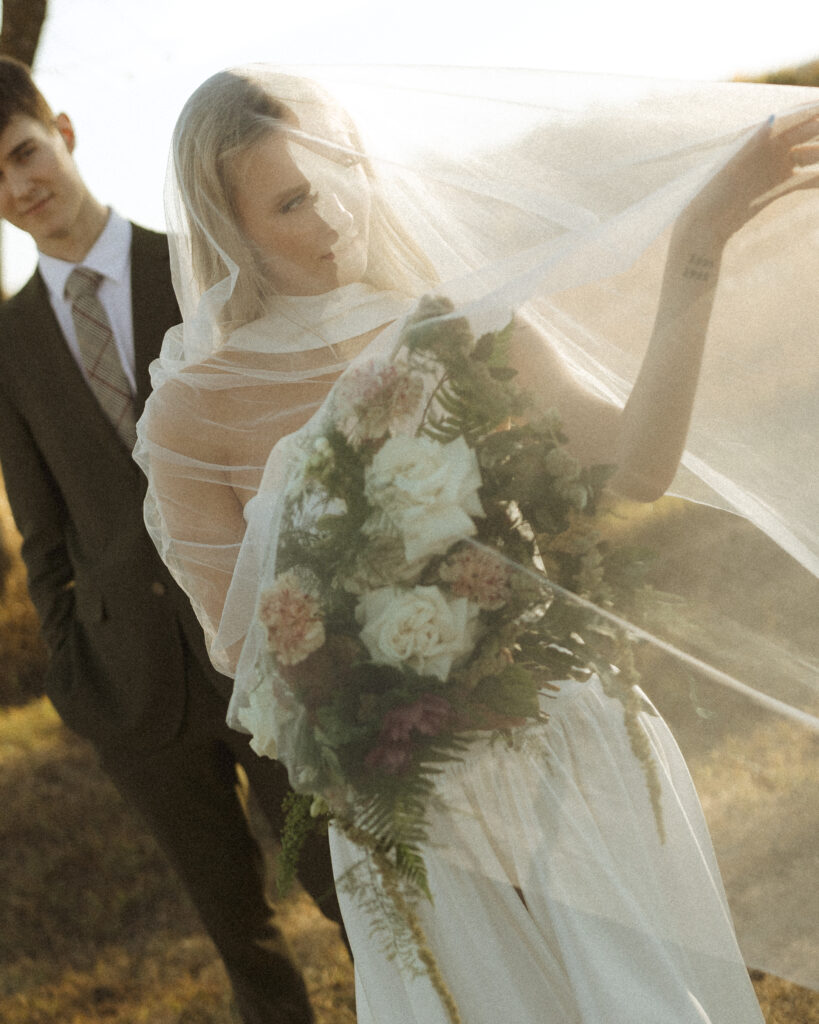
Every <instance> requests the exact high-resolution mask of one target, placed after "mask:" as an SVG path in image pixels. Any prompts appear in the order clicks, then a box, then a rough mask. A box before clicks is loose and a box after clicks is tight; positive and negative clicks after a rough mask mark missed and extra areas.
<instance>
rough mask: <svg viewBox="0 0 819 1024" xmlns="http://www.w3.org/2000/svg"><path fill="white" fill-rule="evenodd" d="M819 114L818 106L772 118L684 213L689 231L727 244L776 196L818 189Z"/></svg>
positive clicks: (683, 218)
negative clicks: (818, 111)
mask: <svg viewBox="0 0 819 1024" xmlns="http://www.w3.org/2000/svg"><path fill="white" fill-rule="evenodd" d="M818 161H819V113H817V108H816V107H815V106H813V107H811V108H810V109H809V110H799V111H796V112H795V113H793V114H788V115H786V116H785V117H781V118H776V119H774V118H771V119H770V120H769V121H767V122H766V123H765V124H764V125H762V127H761V128H759V129H758V130H757V131H756V132H755V133H754V134H753V135H752V136H751V138H750V139H748V141H747V142H746V143H745V145H744V146H743V147H742V148H741V149H740V150H739V152H737V153H735V154H734V156H733V157H731V159H730V160H729V161H728V163H726V164H725V166H724V167H722V168H721V169H720V170H719V171H718V172H717V174H716V175H714V177H713V178H712V179H711V180H710V181H709V182H708V183H707V184H706V185H705V187H704V188H703V189H702V190H701V191H700V192H699V193H698V194H697V196H696V197H695V198H694V200H693V201H692V202H691V204H690V205H689V207H688V209H687V210H686V211H685V213H684V214H683V216H682V218H681V219H682V220H683V221H684V225H685V227H686V228H687V229H688V230H695V231H699V232H702V233H703V234H707V235H708V236H710V238H711V239H712V240H713V244H716V245H717V246H721V245H724V244H725V243H726V242H727V241H728V239H729V238H730V237H731V235H733V234H734V233H735V232H737V231H739V229H740V228H741V227H743V225H745V224H747V223H748V221H750V220H751V219H752V218H753V217H755V216H756V215H757V214H758V213H759V212H760V211H761V210H763V209H764V208H765V207H766V206H769V205H770V204H771V203H772V202H774V200H776V199H779V198H780V197H782V196H784V195H787V194H789V193H791V192H796V191H798V190H799V189H805V188H816V187H819V164H817V162H818Z"/></svg>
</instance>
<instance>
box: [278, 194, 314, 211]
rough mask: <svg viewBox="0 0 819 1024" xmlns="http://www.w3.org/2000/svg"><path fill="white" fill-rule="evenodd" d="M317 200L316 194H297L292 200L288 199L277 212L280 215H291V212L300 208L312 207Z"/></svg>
mask: <svg viewBox="0 0 819 1024" xmlns="http://www.w3.org/2000/svg"><path fill="white" fill-rule="evenodd" d="M317 198H318V193H317V192H307V191H304V192H299V194H298V195H295V196H293V198H292V199H288V200H287V202H286V203H285V204H284V205H283V206H282V207H281V209H280V210H279V212H280V213H292V211H293V210H297V209H298V208H299V207H300V206H305V205H308V204H309V205H312V204H313V203H315V201H316V199H317Z"/></svg>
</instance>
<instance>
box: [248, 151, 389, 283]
mask: <svg viewBox="0 0 819 1024" xmlns="http://www.w3.org/2000/svg"><path fill="white" fill-rule="evenodd" d="M232 180H233V201H234V205H235V209H236V211H237V214H238V219H239V223H240V226H241V228H242V231H243V232H244V234H245V236H246V237H247V238H248V239H249V240H250V241H251V242H253V243H254V244H255V246H256V248H257V250H258V252H259V253H260V254H261V256H262V259H263V260H264V263H265V267H266V270H267V273H268V276H269V278H270V283H271V286H272V288H273V290H274V291H275V292H276V293H278V294H282V295H320V294H322V293H324V292H328V291H331V290H332V289H333V288H338V287H340V286H341V285H344V284H351V283H353V282H355V281H360V280H361V279H362V278H363V276H364V272H365V271H366V269H367V250H368V243H369V219H370V186H369V181H368V179H367V176H366V174H365V171H364V168H363V167H362V166H361V163H360V162H358V161H351V160H350V159H349V158H348V156H347V155H346V154H345V153H341V152H338V153H337V152H334V151H332V150H328V149H323V150H321V151H319V147H315V148H314V147H313V146H311V145H309V144H308V145H304V144H302V143H300V142H298V141H297V140H294V139H292V138H288V137H287V136H285V135H283V134H281V133H271V134H270V135H267V136H266V137H264V138H263V139H261V140H260V141H259V142H257V143H255V144H254V145H252V146H251V147H249V148H248V149H247V150H246V151H245V152H244V153H242V154H241V155H240V156H238V157H237V158H236V159H235V161H234V163H233V167H232Z"/></svg>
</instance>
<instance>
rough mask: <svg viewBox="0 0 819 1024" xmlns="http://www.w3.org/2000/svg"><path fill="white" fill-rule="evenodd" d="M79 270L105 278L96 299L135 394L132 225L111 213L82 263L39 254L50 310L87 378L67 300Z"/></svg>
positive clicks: (113, 212) (114, 212)
mask: <svg viewBox="0 0 819 1024" xmlns="http://www.w3.org/2000/svg"><path fill="white" fill-rule="evenodd" d="M76 266H82V267H88V268H89V269H91V270H96V271H97V272H98V273H100V274H102V275H103V279H102V281H101V282H100V286H99V290H98V291H97V296H98V298H99V300H100V302H101V303H102V306H103V308H104V309H105V312H106V313H107V314H108V319H109V321H110V323H111V330H112V331H113V332H114V340H115V341H116V345H117V352H118V353H119V359H120V362H121V363H122V368H123V370H124V371H125V376H126V377H127V378H128V381H129V383H130V385H131V391H132V392H136V377H135V372H134V362H135V360H134V324H133V319H132V313H131V223H130V221H127V220H125V218H124V217H121V216H120V215H119V214H118V213H117V212H116V211H115V210H110V212H109V214H108V220H107V221H106V223H105V227H104V228H103V230H102V234H101V235H100V237H99V238H98V239H97V240H96V242H95V243H94V245H93V246H92V247H91V251H90V252H89V253H88V255H87V256H86V257H85V259H84V260H82V261H81V262H80V263H67V262H66V261H65V260H58V259H55V258H54V257H53V256H46V255H45V253H42V252H41V253H39V268H40V274H41V275H42V278H43V280H44V281H45V284H46V289H47V290H48V298H49V301H50V303H51V308H52V309H53V310H54V315H55V316H56V317H57V322H58V323H59V325H60V329H61V330H62V332H63V337H64V338H65V340H66V343H67V344H68V348H69V349H70V351H71V354H72V355H73V356H74V359H75V360H76V361H77V365H78V366H79V368H80V370H82V373H83V376H85V368H84V366H83V363H82V359H81V357H80V348H79V345H78V343H77V333H76V331H75V330H74V320H73V318H72V316H71V303H70V302H68V300H67V299H66V298H65V284H66V281H67V280H68V276H69V274H70V273H71V271H72V270H73V269H74V267H76Z"/></svg>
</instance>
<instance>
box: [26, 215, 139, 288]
mask: <svg viewBox="0 0 819 1024" xmlns="http://www.w3.org/2000/svg"><path fill="white" fill-rule="evenodd" d="M130 259H131V223H130V221H127V220H126V219H125V218H124V217H121V216H120V215H119V214H118V213H117V212H116V210H110V211H109V214H108V220H107V221H106V222H105V227H104V228H103V229H102V233H101V234H100V236H99V238H98V239H97V240H96V242H94V244H93V245H92V246H91V249H90V250H89V252H88V254H87V255H86V257H85V259H84V260H80V263H79V264H77V263H68V262H67V261H66V260H59V259H56V258H55V257H54V256H46V254H45V253H42V252H41V253H40V254H39V268H40V274H41V275H42V277H43V280H44V281H45V283H46V287H47V288H48V290H49V293H50V294H51V296H52V297H53V298H56V299H57V300H58V301H60V302H63V301H64V297H65V283H66V281H67V280H68V275H69V274H70V273H71V271H72V270H73V269H74V267H76V266H78V265H82V266H83V267H89V268H90V269H91V270H96V271H98V272H99V273H100V274H102V275H103V277H105V278H108V279H109V280H111V281H114V282H115V283H116V284H122V283H123V282H125V280H126V278H127V275H128V273H129V270H130Z"/></svg>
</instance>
